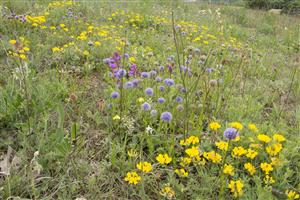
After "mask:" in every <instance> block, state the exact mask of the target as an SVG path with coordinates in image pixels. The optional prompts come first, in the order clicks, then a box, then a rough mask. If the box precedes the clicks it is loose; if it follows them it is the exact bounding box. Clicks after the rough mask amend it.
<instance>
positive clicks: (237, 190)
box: [228, 180, 244, 198]
mask: <svg viewBox="0 0 300 200" xmlns="http://www.w3.org/2000/svg"><path fill="white" fill-rule="evenodd" d="M228 188H229V189H230V192H231V193H232V195H233V196H234V197H235V198H238V197H241V196H242V195H243V188H244V184H243V182H242V181H241V180H237V181H233V180H231V181H230V183H229V185H228Z"/></svg>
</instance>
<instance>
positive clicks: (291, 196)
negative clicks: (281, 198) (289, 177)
mask: <svg viewBox="0 0 300 200" xmlns="http://www.w3.org/2000/svg"><path fill="white" fill-rule="evenodd" d="M285 194H286V196H287V198H288V199H289V200H296V199H299V198H300V195H299V194H298V193H297V192H295V191H293V190H286V191H285Z"/></svg>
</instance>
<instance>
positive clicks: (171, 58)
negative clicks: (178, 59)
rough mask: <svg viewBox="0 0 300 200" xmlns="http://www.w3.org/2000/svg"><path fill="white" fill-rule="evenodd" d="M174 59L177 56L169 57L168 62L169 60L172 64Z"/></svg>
mask: <svg viewBox="0 0 300 200" xmlns="http://www.w3.org/2000/svg"><path fill="white" fill-rule="evenodd" d="M174 58H175V56H173V55H171V56H170V57H168V59H167V60H168V61H169V62H171V61H174Z"/></svg>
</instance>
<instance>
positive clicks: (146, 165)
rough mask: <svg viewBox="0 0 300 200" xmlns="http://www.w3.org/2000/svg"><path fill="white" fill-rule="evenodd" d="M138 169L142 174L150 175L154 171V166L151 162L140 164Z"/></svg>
mask: <svg viewBox="0 0 300 200" xmlns="http://www.w3.org/2000/svg"><path fill="white" fill-rule="evenodd" d="M136 167H137V168H138V169H139V170H141V171H142V172H145V173H148V172H151V171H152V165H151V163H149V162H139V163H138V164H137V165H136Z"/></svg>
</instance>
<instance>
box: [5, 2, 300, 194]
mask: <svg viewBox="0 0 300 200" xmlns="http://www.w3.org/2000/svg"><path fill="white" fill-rule="evenodd" d="M49 2H50V1H49ZM0 6H1V11H0V14H1V18H0V70H1V73H0V141H1V142H0V167H1V169H0V172H1V174H0V199H18V198H21V199H76V198H79V197H83V198H86V199H164V198H165V197H163V196H162V195H161V194H160V191H161V189H162V188H163V187H164V186H166V185H170V186H171V187H172V189H173V190H174V192H175V197H174V199H217V198H218V195H219V191H220V187H221V185H226V187H227V183H225V182H224V181H222V178H221V177H220V176H222V175H221V173H220V171H222V170H220V169H222V165H220V164H219V165H217V164H212V163H211V162H209V161H207V165H205V166H204V167H203V166H202V167H199V166H197V167H195V166H190V167H187V168H186V169H187V170H189V176H188V178H179V177H178V176H177V175H175V173H174V172H173V171H174V170H173V169H175V168H176V167H179V165H178V164H176V163H177V162H176V161H177V160H179V157H180V156H181V155H183V154H184V147H182V146H180V145H179V140H181V139H183V137H185V135H187V136H190V135H196V136H197V137H199V138H200V140H201V145H200V149H201V151H210V150H216V151H218V150H217V149H216V148H215V147H214V141H215V140H216V139H217V140H219V139H220V138H221V137H222V133H221V132H222V131H220V133H219V134H218V135H217V136H216V137H215V136H213V134H214V133H213V132H212V131H211V130H210V129H209V128H208V124H209V123H210V122H211V121H218V122H219V123H220V124H221V125H222V128H221V130H224V129H225V127H227V126H229V125H228V123H229V122H232V121H240V122H241V123H242V124H243V125H244V129H243V131H241V135H242V137H243V138H242V139H241V142H240V143H239V145H241V146H245V148H247V145H248V144H249V140H248V139H247V138H248V137H252V138H256V136H255V134H254V133H251V131H249V130H247V124H249V123H254V124H256V125H257V127H258V128H259V130H260V132H259V133H265V134H268V135H270V136H271V135H272V134H274V133H281V134H282V135H284V136H285V137H286V139H287V141H286V142H285V143H284V145H283V146H284V149H283V151H282V152H281V153H280V156H279V158H280V164H279V165H278V166H276V169H275V170H274V171H273V172H272V176H273V178H274V179H275V180H276V182H275V183H274V184H265V183H264V181H263V173H262V171H261V170H260V169H259V163H261V162H270V158H269V157H268V155H267V154H266V152H264V153H263V150H261V151H262V152H260V156H261V157H259V158H257V159H256V160H255V161H253V163H254V164H256V165H257V166H256V167H257V171H258V172H257V175H256V176H254V177H250V176H247V175H246V173H245V172H244V171H243V170H242V169H243V167H242V163H244V161H245V159H244V160H243V159H241V160H235V159H234V158H232V157H231V156H229V157H230V158H228V159H229V160H227V161H228V162H229V161H230V162H232V164H233V165H234V166H235V168H236V169H239V170H237V171H236V173H235V176H234V177H231V178H230V177H227V176H226V179H225V180H227V181H228V182H229V180H232V179H233V180H237V179H239V178H240V179H242V180H243V182H244V183H245V187H244V194H243V196H242V197H241V198H240V199H286V195H285V194H284V193H285V190H287V189H289V190H294V191H296V192H298V193H299V192H300V184H299V177H300V174H299V171H300V165H299V163H300V162H299V161H300V157H299V133H300V126H299V125H300V114H299V111H300V97H299V94H300V83H299V74H300V72H299V64H300V60H299V56H300V52H299V50H300V46H299V45H300V40H299V38H300V26H299V24H300V20H299V18H298V17H295V16H286V15H280V16H277V15H272V14H270V13H267V12H263V11H255V10H248V9H245V8H242V7H234V6H232V7H231V6H226V5H214V4H206V3H182V2H180V1H174V2H171V1H170V2H168V1H134V2H131V1H125V2H118V1H112V2H105V1H104V2H102V1H99V2H94V1H87V2H81V3H80V4H77V5H75V6H72V5H65V6H63V7H59V8H49V7H48V2H45V1H39V2H36V3H34V2H32V1H7V2H3V3H1V4H0ZM218 9H219V12H220V16H218V13H217V10H218ZM10 10H11V11H14V12H15V13H16V14H17V15H20V14H27V15H31V16H39V15H45V12H49V15H45V16H46V22H45V23H44V24H43V25H45V26H46V28H45V29H43V28H42V26H43V25H38V26H37V27H33V26H32V24H30V23H28V22H26V23H21V22H19V21H17V20H15V19H10V18H9V15H10ZM122 10H124V11H125V12H128V13H131V14H130V15H128V16H126V14H122ZM69 11H72V12H73V15H76V16H78V18H74V17H73V16H72V17H67V15H68V12H69ZM125 12H124V13H125ZM172 12H173V13H174V19H175V25H177V24H181V30H180V31H183V32H184V34H183V35H186V36H180V31H178V32H177V35H176V37H177V39H178V40H177V41H178V43H179V44H178V46H179V47H178V48H177V49H176V47H175V46H176V45H175V43H174V38H173V37H174V36H173V24H172V14H171V13H172ZM112 13H117V14H116V16H112ZM136 16H138V17H136ZM110 18H112V19H110ZM78 19H79V20H81V22H78ZM139 19H141V20H139ZM125 21H128V23H125ZM181 21H184V23H182V22H181ZM60 24H65V26H66V27H67V28H68V31H64V30H62V28H59V27H60ZM51 26H56V27H58V28H57V29H56V30H50V27H51ZM89 26H93V27H94V28H90V32H91V33H87V34H86V35H87V39H86V40H80V39H77V36H79V35H80V33H82V32H84V31H87V32H88V30H89V28H88V27H89ZM203 26H204V27H203ZM96 27H98V30H95V29H96ZM205 27H207V29H208V30H207V33H206V32H205V29H206V28H205ZM185 29H186V30H185ZM199 30H201V32H204V33H203V35H204V39H202V40H201V42H199V41H197V42H193V39H194V38H195V37H196V36H198V35H199V34H200V33H201V32H200V33H199ZM101 31H102V32H101ZM103 31H104V33H103ZM105 31H108V33H107V34H106V33H105ZM98 32H101V34H102V35H101V34H100V35H98ZM220 32H222V33H223V34H222V35H221V34H219V33H220ZM189 34H191V35H189ZM207 34H211V35H214V36H216V38H215V39H212V38H206V37H207ZM20 37H24V38H25V40H27V41H28V43H26V42H22V41H21V39H20ZM188 37H191V39H189V38H188ZM232 37H233V38H235V39H232ZM13 39H15V40H18V41H19V42H20V41H21V42H20V43H22V45H23V46H27V47H29V48H30V51H29V52H28V54H26V55H27V59H26V60H21V59H19V58H17V57H13V56H10V55H8V54H9V53H8V52H9V51H16V48H19V47H17V46H14V45H11V44H10V43H9V41H10V40H13ZM95 41H100V42H101V45H100V46H96V45H91V44H92V42H95ZM124 41H126V45H125V47H124V46H122V42H124ZM203 41H208V45H205V44H204V43H203ZM70 42H74V45H72V44H70ZM65 44H69V47H63V45H65ZM120 44H121V45H120ZM222 44H224V46H225V47H222ZM53 47H60V48H63V49H64V50H63V51H61V52H53V51H52V49H53ZM20 48H22V47H20ZM197 48H199V49H200V54H198V53H196V49H197ZM189 49H190V50H191V51H193V52H194V54H193V59H192V61H191V64H190V68H191V70H192V72H193V76H191V78H188V77H187V76H186V77H184V78H182V77H181V76H180V75H179V74H180V73H179V70H178V69H177V68H178V60H177V51H178V52H179V59H180V61H181V63H183V62H184V61H183V60H184V59H186V57H187V55H188V52H189V51H190V50H189ZM85 50H86V51H88V52H89V55H84V51H85ZM115 51H119V52H120V53H121V54H123V51H125V52H126V53H128V54H129V55H130V56H132V57H134V58H135V60H136V61H134V62H135V63H136V64H137V65H138V72H142V71H150V70H152V69H157V68H158V66H160V65H165V66H166V64H167V63H168V61H167V58H168V57H169V56H171V55H174V56H175V61H174V63H173V64H174V65H175V66H177V68H175V69H174V72H175V74H173V75H172V78H173V79H174V80H175V82H176V87H175V86H174V87H173V88H170V89H168V90H167V91H166V93H165V96H164V97H165V98H166V100H167V102H168V104H167V106H165V105H158V104H156V103H155V102H156V99H157V98H158V97H159V96H157V93H158V91H157V90H158V89H157V88H158V86H159V85H157V84H156V83H155V81H152V80H150V79H149V80H147V81H143V82H142V83H141V84H140V88H139V89H136V90H134V92H131V90H126V89H124V90H122V91H120V90H119V89H118V88H117V87H116V81H115V80H113V79H111V78H110V77H109V74H108V72H109V67H108V66H107V65H105V64H104V63H103V59H105V58H107V57H110V56H111V55H112V53H113V52H115ZM203 56H205V57H207V59H206V60H205V59H204V60H205V64H204V65H202V68H201V67H199V65H198V61H199V60H201V59H202V60H203ZM182 57H184V59H183V58H182ZM122 62H123V60H122ZM124 62H125V63H126V65H127V64H129V61H128V60H125V61H124ZM219 65H223V66H224V69H221V68H218V67H217V66H219ZM204 67H205V68H206V67H212V68H215V69H217V72H215V73H212V74H211V75H209V74H207V73H205V72H203V71H205V68H204ZM160 75H161V76H163V78H164V79H165V78H166V77H168V76H169V75H167V73H165V74H160ZM198 75H201V76H200V77H201V78H200V79H199V82H198V85H197V87H195V88H194V87H193V86H195V83H196V82H195V81H196V80H197V78H196V77H197V76H198ZM211 80H219V83H218V84H217V86H216V87H213V86H209V84H211V83H210V82H211ZM122 81H124V83H125V82H126V81H127V80H126V79H125V78H124V79H123V80H122ZM183 81H185V82H183ZM121 84H122V83H121ZM180 84H186V87H187V88H189V89H190V90H191V91H192V93H189V96H185V94H182V97H184V103H182V104H183V107H184V111H181V112H180V111H177V110H176V107H177V104H176V103H174V99H175V97H176V96H178V95H180V92H179V91H178V90H177V89H176V88H177V87H180ZM147 87H153V88H154V91H155V95H154V96H153V97H152V98H148V97H146V96H145V94H144V89H145V88H147ZM115 90H117V91H119V93H122V95H123V96H122V98H121V100H120V101H118V100H111V98H110V94H111V92H112V91H115ZM162 96H163V94H162ZM140 97H143V98H144V99H145V100H146V101H148V102H149V103H150V104H151V105H155V106H156V107H155V108H156V109H157V111H158V112H159V113H161V112H164V111H170V112H172V114H173V119H172V123H170V124H169V125H166V124H164V123H161V122H159V120H158V119H159V116H158V119H156V118H155V119H153V118H151V117H150V115H149V114H147V113H145V112H142V111H141V110H140V106H141V105H140V104H141V103H139V102H138V101H137V100H138V98H140ZM187 97H188V98H187ZM111 103H112V104H113V107H112V109H108V105H109V104H111ZM122 108H123V109H122ZM186 110H187V111H188V112H185V111H186ZM116 115H119V116H120V117H121V118H122V120H119V121H118V120H113V117H115V116H116ZM148 125H149V126H151V127H152V128H153V129H154V133H153V134H148V133H147V131H145V129H146V127H147V126H148ZM232 147H233V146H232ZM130 149H135V151H136V153H137V156H136V157H135V158H130V157H128V155H127V151H128V150H130ZM36 152H38V153H36ZM163 152H168V154H169V155H171V156H172V158H173V162H172V164H171V165H170V166H169V168H167V167H166V168H164V167H161V166H160V165H159V164H158V163H157V161H156V160H155V157H156V156H157V154H158V153H163ZM219 153H220V154H221V153H222V152H219ZM222 156H223V154H222ZM223 158H224V157H223ZM268 159H269V160H268ZM140 161H148V162H150V163H152V164H153V171H152V172H151V173H150V174H144V175H142V179H143V180H142V181H141V182H140V183H139V184H137V185H129V184H128V183H127V182H125V181H124V177H125V176H126V173H127V172H128V171H132V170H135V168H136V164H137V163H138V162H140ZM274 168H275V167H274ZM8 169H9V173H7V172H8ZM135 171H137V170H135ZM137 172H138V171H137ZM139 174H140V175H141V173H139ZM224 198H225V199H232V198H233V197H232V196H231V194H230V191H229V190H228V189H227V188H226V189H225V194H224Z"/></svg>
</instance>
